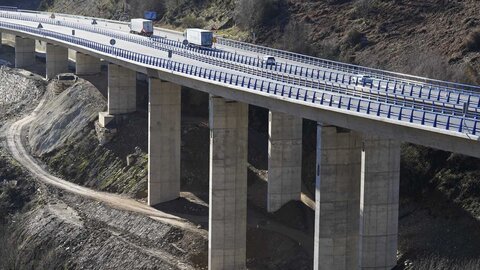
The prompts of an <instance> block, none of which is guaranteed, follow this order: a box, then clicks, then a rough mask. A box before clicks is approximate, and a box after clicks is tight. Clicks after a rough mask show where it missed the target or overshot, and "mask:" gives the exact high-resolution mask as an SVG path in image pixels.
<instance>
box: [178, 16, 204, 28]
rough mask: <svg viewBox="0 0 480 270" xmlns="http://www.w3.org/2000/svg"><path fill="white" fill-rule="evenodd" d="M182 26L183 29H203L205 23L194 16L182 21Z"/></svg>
mask: <svg viewBox="0 0 480 270" xmlns="http://www.w3.org/2000/svg"><path fill="white" fill-rule="evenodd" d="M182 24H183V26H184V27H185V28H203V27H204V26H205V21H204V20H203V19H201V18H199V17H195V15H188V16H186V17H185V18H183V20H182Z"/></svg>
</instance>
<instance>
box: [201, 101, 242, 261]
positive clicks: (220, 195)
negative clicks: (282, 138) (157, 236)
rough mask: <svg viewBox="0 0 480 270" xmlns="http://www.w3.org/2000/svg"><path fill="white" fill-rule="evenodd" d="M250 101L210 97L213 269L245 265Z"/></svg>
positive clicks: (210, 249) (210, 244)
mask: <svg viewBox="0 0 480 270" xmlns="http://www.w3.org/2000/svg"><path fill="white" fill-rule="evenodd" d="M247 141H248V105H247V104H245V103H239V102H235V101H227V100H225V99H223V98H220V97H212V96H211V97H210V207H209V230H208V238H209V239H208V240H209V241H208V265H209V269H210V270H217V269H231V270H236V269H245V263H246V230H247V150H248V143H247Z"/></svg>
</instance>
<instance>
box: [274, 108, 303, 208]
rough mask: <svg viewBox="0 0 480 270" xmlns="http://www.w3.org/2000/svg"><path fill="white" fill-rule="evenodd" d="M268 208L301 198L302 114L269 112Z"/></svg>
mask: <svg viewBox="0 0 480 270" xmlns="http://www.w3.org/2000/svg"><path fill="white" fill-rule="evenodd" d="M268 124H269V125H268V133H269V139H268V196H267V210H268V212H275V211H277V210H278V209H280V208H281V207H282V206H283V205H284V204H286V203H287V202H289V201H292V200H300V194H301V191H302V190H301V187H302V118H299V117H296V116H292V115H288V114H284V113H280V112H272V111H270V113H269V121H268Z"/></svg>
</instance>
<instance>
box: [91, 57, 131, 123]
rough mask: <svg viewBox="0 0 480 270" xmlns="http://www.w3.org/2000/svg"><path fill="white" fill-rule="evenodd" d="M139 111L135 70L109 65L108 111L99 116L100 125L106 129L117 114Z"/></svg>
mask: <svg viewBox="0 0 480 270" xmlns="http://www.w3.org/2000/svg"><path fill="white" fill-rule="evenodd" d="M136 110H137V73H136V72H135V71H134V70H131V69H128V68H124V67H121V66H117V65H115V64H109V65H108V111H107V112H101V113H100V114H99V123H100V125H101V126H103V127H105V126H106V125H107V124H108V123H109V122H110V121H112V120H113V119H114V115H116V114H125V113H131V112H135V111H136Z"/></svg>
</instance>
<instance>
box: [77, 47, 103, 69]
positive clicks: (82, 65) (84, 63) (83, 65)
mask: <svg viewBox="0 0 480 270" xmlns="http://www.w3.org/2000/svg"><path fill="white" fill-rule="evenodd" d="M75 59H76V64H75V68H76V70H75V73H76V74H77V75H92V74H98V73H100V71H101V70H100V69H101V61H100V59H99V58H97V57H93V56H90V55H88V54H83V53H80V52H76V53H75Z"/></svg>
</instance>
